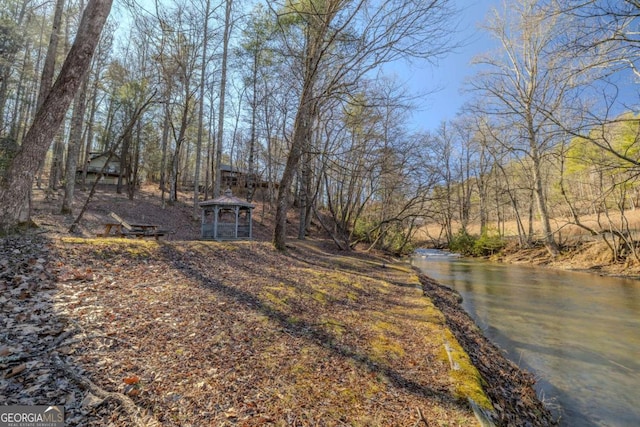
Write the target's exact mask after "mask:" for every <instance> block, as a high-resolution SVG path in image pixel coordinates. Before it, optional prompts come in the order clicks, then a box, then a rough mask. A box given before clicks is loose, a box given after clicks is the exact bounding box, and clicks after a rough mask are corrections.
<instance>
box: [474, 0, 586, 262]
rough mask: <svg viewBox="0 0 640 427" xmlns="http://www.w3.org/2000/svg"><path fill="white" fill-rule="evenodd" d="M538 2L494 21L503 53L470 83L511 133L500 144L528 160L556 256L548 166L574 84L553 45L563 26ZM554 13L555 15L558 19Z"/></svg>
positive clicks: (486, 59)
mask: <svg viewBox="0 0 640 427" xmlns="http://www.w3.org/2000/svg"><path fill="white" fill-rule="evenodd" d="M553 8H554V5H553V3H552V4H551V5H541V4H539V2H537V1H536V0H521V1H519V2H518V3H517V4H516V5H515V7H512V8H510V9H509V10H508V11H507V10H505V11H504V14H503V15H502V16H501V15H500V14H498V12H494V16H493V18H492V19H491V21H490V22H489V24H488V25H487V30H488V31H489V32H490V34H492V35H493V36H494V37H495V38H496V39H497V40H498V41H499V42H500V44H501V50H500V51H499V52H498V53H497V54H496V53H495V52H493V53H491V54H488V55H485V56H483V57H481V58H479V59H478V60H477V63H479V64H481V65H482V66H484V69H485V70H486V71H483V72H481V73H480V74H479V75H478V78H476V79H474V80H473V81H472V83H471V85H472V87H473V88H474V89H475V90H478V91H479V92H480V94H481V95H482V96H484V97H485V98H486V102H485V104H484V107H483V108H484V110H485V111H484V112H485V113H488V114H491V115H494V116H496V117H500V118H501V123H502V125H503V126H505V127H506V128H509V129H510V132H508V133H503V134H505V135H510V136H509V140H503V141H501V143H502V144H503V145H504V146H505V147H511V148H512V149H513V150H514V152H515V151H517V152H519V153H520V155H524V156H526V157H528V159H529V160H530V162H531V173H532V176H531V179H532V183H533V189H534V195H535V202H536V207H537V211H538V215H539V217H540V220H541V222H542V233H543V241H544V243H545V246H546V248H547V250H548V252H549V253H550V254H551V255H552V256H555V255H557V254H558V251H559V249H558V245H557V242H556V240H555V237H554V231H553V230H552V229H551V223H550V214H549V211H548V205H547V200H546V184H545V181H544V173H543V171H544V168H545V162H547V161H548V157H549V153H550V149H551V148H552V147H553V146H554V144H555V143H556V142H557V137H558V132H559V128H558V126H557V125H556V120H554V119H553V118H552V117H559V116H560V115H561V114H562V112H563V108H564V107H565V105H566V103H567V101H568V97H569V95H570V93H571V90H572V89H573V88H574V86H573V84H574V81H573V80H572V79H571V78H569V75H567V74H565V73H564V70H566V62H567V57H565V56H563V55H560V54H558V51H557V50H555V49H554V48H555V45H556V43H557V42H558V40H559V35H560V34H561V31H562V29H563V28H562V25H561V22H560V20H559V16H560V15H559V14H558V13H557V12H558V11H557V9H553ZM554 11H555V12H556V13H554Z"/></svg>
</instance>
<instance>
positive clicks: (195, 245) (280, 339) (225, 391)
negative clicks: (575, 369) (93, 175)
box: [0, 188, 553, 426]
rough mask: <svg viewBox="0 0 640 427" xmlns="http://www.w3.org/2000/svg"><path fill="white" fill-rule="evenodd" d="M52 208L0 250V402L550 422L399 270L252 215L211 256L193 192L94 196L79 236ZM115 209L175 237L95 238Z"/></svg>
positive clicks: (276, 415) (88, 418)
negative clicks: (246, 229) (250, 228)
mask: <svg viewBox="0 0 640 427" xmlns="http://www.w3.org/2000/svg"><path fill="white" fill-rule="evenodd" d="M82 195H83V193H82V192H80V194H78V206H80V205H81V203H82ZM58 203H59V198H57V199H52V198H50V199H49V200H46V199H44V198H43V197H41V198H39V199H38V198H36V203H35V205H34V207H35V215H34V219H35V221H36V223H38V224H39V226H40V227H39V228H38V229H37V230H35V232H33V233H30V234H26V235H22V236H14V237H8V238H3V239H0V267H1V269H0V271H1V273H0V290H1V294H0V312H1V313H2V317H1V319H0V323H1V324H2V328H1V329H0V330H1V331H2V332H1V335H0V338H1V339H0V371H1V374H0V404H3V405H7V404H23V405H32V404H42V405H51V404H58V405H64V407H65V412H66V422H67V425H70V426H129V425H148V426H153V425H162V426H165V425H166V426H235V425H237V426H258V425H260V426H262V425H272V426H307V425H318V426H334V425H335V426H339V425H340V426H342V425H354V426H357V425H360V426H419V425H426V426H467V425H477V424H478V421H477V419H476V416H475V414H474V409H475V410H477V411H478V412H479V413H482V414H484V415H485V416H486V417H488V418H489V419H491V420H492V421H493V422H494V423H495V424H496V425H510V426H511V425H514V426H529V425H531V426H546V425H553V420H552V419H551V416H550V415H549V412H548V411H547V410H546V409H545V408H544V407H543V406H542V404H541V403H540V402H539V401H538V399H537V398H536V397H535V392H534V391H533V388H532V384H533V381H532V379H531V377H530V376H529V375H528V374H525V373H522V372H521V371H519V370H518V369H517V368H516V367H515V366H513V364H511V363H510V362H507V361H506V359H504V357H503V356H502V354H501V352H500V351H499V350H497V349H496V348H495V347H493V346H491V345H490V343H488V342H486V340H484V341H483V340H482V337H481V334H480V333H479V332H478V329H477V328H476V327H475V325H473V322H472V321H471V320H470V319H469V318H468V316H466V317H465V316H464V312H463V311H462V309H461V307H460V306H459V304H458V301H457V300H456V298H455V296H451V295H450V294H449V293H447V292H448V291H446V290H445V289H444V288H441V287H439V286H438V285H437V284H435V283H433V282H432V281H430V280H429V279H428V278H425V277H421V278H420V279H421V280H420V281H419V280H418V277H417V276H416V274H415V273H414V272H413V271H412V270H411V269H410V268H409V267H408V266H406V265H405V264H404V263H402V262H401V261H399V260H394V259H391V258H388V257H384V256H382V255H380V254H364V253H357V252H355V253H344V252H339V251H337V250H336V249H335V247H334V245H332V244H331V243H330V242H328V241H326V240H324V239H323V238H322V237H321V236H315V237H313V238H311V239H309V240H308V241H303V242H301V241H295V240H292V241H291V244H290V245H289V250H288V252H287V253H280V252H277V251H275V250H274V249H273V247H272V246H271V245H270V243H269V242H268V240H269V238H270V235H271V233H270V230H271V228H270V222H269V221H270V213H269V212H267V210H266V209H265V210H264V211H262V212H263V213H264V214H263V215H262V214H261V213H260V210H261V209H262V206H261V205H259V206H258V207H257V208H256V211H258V212H256V215H255V217H256V219H257V221H256V222H257V224H255V227H254V229H255V230H256V239H255V240H254V241H250V242H204V241H199V240H198V235H199V221H198V220H194V219H192V218H191V216H192V212H193V210H192V207H190V206H189V201H188V197H187V196H185V200H184V201H183V202H179V203H177V204H176V205H174V206H167V207H164V208H163V206H162V203H161V200H160V199H159V197H158V196H157V193H155V192H154V190H153V189H148V190H144V191H143V192H141V194H140V197H139V198H137V199H136V200H133V201H130V200H128V199H127V198H126V196H124V195H115V194H113V192H112V191H110V189H108V188H105V189H102V190H101V191H100V192H98V194H97V197H96V198H95V200H94V201H93V202H92V204H91V205H90V209H89V210H88V211H87V214H86V216H85V218H84V220H83V221H82V223H81V227H80V230H79V232H78V233H76V234H74V235H70V234H69V233H67V232H66V228H67V227H68V225H69V224H70V223H71V221H72V220H73V218H71V217H65V216H61V215H58V214H57V213H56V211H57V204H58ZM78 209H79V207H78ZM111 211H113V212H116V213H117V214H118V215H120V216H122V217H124V218H126V219H129V220H134V219H137V220H140V221H145V222H151V223H156V224H158V225H159V226H161V227H162V228H166V229H169V230H171V234H169V235H168V236H167V237H166V238H162V239H161V240H159V241H155V240H153V239H149V240H140V239H121V238H117V239H116V238H113V239H104V238H95V235H96V234H97V233H100V232H101V231H102V229H103V224H104V222H105V221H108V220H109V219H108V214H109V212H111ZM425 295H426V296H427V297H428V298H425Z"/></svg>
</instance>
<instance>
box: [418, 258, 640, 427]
mask: <svg viewBox="0 0 640 427" xmlns="http://www.w3.org/2000/svg"><path fill="white" fill-rule="evenodd" d="M412 262H413V264H414V265H415V266H416V267H418V268H420V270H421V271H422V272H424V273H425V274H426V275H428V276H430V277H432V278H434V279H436V280H437V281H439V282H440V283H442V284H444V285H447V286H449V287H452V288H454V289H456V290H457V291H458V292H460V294H461V295H462V297H463V299H464V301H463V307H464V309H465V310H466V311H467V312H468V313H469V314H470V315H471V316H472V317H473V318H474V320H475V321H476V323H477V324H478V326H480V328H481V329H482V330H483V331H484V333H485V336H487V338H489V339H490V340H491V341H493V342H494V343H495V344H497V345H498V346H499V347H500V348H502V349H503V350H504V351H505V352H506V356H507V357H508V358H510V359H511V360H512V361H514V362H515V363H517V364H518V365H519V366H520V367H521V368H523V369H525V370H528V371H529V372H532V373H533V374H534V375H535V376H536V378H537V386H536V387H537V391H538V395H539V396H540V397H541V398H542V399H543V400H544V401H545V402H547V403H549V404H550V405H549V406H550V407H551V409H552V410H553V411H554V413H555V414H556V415H557V416H559V417H560V421H561V425H563V426H580V427H582V426H585V427H590V426H629V427H631V426H634V427H635V426H640V281H637V280H628V279H619V278H609V277H600V276H598V275H595V274H589V273H578V272H568V271H557V270H550V269H544V268H536V267H529V266H523V265H506V264H496V263H489V262H484V261H478V260H469V259H464V258H459V257H456V256H453V255H451V254H448V253H446V252H441V251H434V250H422V249H421V250H418V251H416V253H415V255H414V257H413V259H412Z"/></svg>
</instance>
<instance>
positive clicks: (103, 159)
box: [76, 152, 127, 185]
mask: <svg viewBox="0 0 640 427" xmlns="http://www.w3.org/2000/svg"><path fill="white" fill-rule="evenodd" d="M107 160H109V153H108V152H107V153H90V154H89V160H87V164H86V165H84V166H85V167H86V168H87V180H86V182H87V183H93V182H95V181H96V179H98V177H99V176H100V173H101V172H102V168H104V165H105V164H106V163H107ZM120 164H121V162H120V157H119V156H117V155H115V154H114V155H112V156H111V159H110V160H109V164H108V165H107V167H106V168H105V170H104V176H103V177H102V179H101V180H100V183H101V184H112V185H115V184H117V183H118V177H119V176H120ZM83 173H84V169H83V167H79V168H78V170H77V171H76V181H81V180H82V174H83ZM122 182H123V184H126V183H127V177H125V176H123V177H122Z"/></svg>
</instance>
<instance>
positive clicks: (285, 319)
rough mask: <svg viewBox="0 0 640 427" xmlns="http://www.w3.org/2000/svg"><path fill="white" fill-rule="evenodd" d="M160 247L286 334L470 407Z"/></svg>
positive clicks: (411, 388) (407, 386) (424, 393)
mask: <svg viewBox="0 0 640 427" xmlns="http://www.w3.org/2000/svg"><path fill="white" fill-rule="evenodd" d="M161 251H162V253H163V254H164V257H165V259H166V262H168V263H170V264H171V265H172V266H173V267H175V268H176V269H178V270H179V271H181V272H182V273H183V274H184V275H186V276H187V277H188V278H190V279H193V280H195V281H196V282H198V283H200V284H201V285H202V286H204V287H206V288H207V289H210V290H211V291H212V292H215V293H216V294H218V296H223V297H226V298H229V299H231V300H233V301H235V302H237V303H239V304H241V305H243V306H245V307H246V308H247V309H249V310H253V311H256V312H259V313H261V314H262V315H264V316H266V317H268V318H269V319H270V320H271V321H272V322H274V323H275V324H277V325H278V326H279V327H280V328H281V329H282V330H283V331H284V332H286V333H287V334H289V335H291V336H293V337H296V338H301V339H304V340H306V341H309V342H311V343H313V344H315V345H318V346H320V347H323V348H325V349H327V350H329V351H331V352H332V353H333V354H336V355H337V356H339V357H341V358H345V359H349V360H352V361H353V362H355V363H356V364H357V365H359V366H361V367H363V368H365V369H366V370H368V371H370V372H375V373H378V374H382V375H384V377H386V379H387V381H388V383H389V384H390V385H391V386H393V387H395V388H398V389H402V390H404V391H406V392H408V393H411V394H414V395H416V396H419V397H427V398H428V397H437V398H438V400H439V401H441V402H446V403H447V404H449V405H451V406H458V407H462V408H464V409H465V410H466V409H468V406H467V403H466V402H464V401H461V400H460V399H459V398H456V397H455V396H453V395H452V394H451V393H450V392H449V391H448V390H446V391H445V390H438V389H434V388H432V387H429V386H428V385H425V384H422V383H419V382H417V381H415V380H412V379H409V378H407V377H405V376H404V375H403V374H402V373H400V372H398V371H397V370H395V369H392V368H391V367H389V366H384V365H382V364H380V363H379V362H377V361H375V360H373V359H372V358H371V357H369V356H368V355H366V354H364V353H363V352H361V351H358V349H357V348H352V347H349V346H347V345H342V344H340V343H339V342H338V340H337V337H336V336H335V335H333V334H331V333H328V332H327V331H325V330H323V329H321V328H319V327H318V325H317V323H311V322H309V321H305V320H302V319H300V318H299V317H296V318H293V317H292V316H290V315H288V314H287V313H285V312H283V311H281V310H278V309H276V308H274V307H273V306H270V305H268V304H266V303H265V302H263V301H262V300H260V298H258V297H257V296H256V295H254V294H252V293H250V292H246V291H244V290H241V289H239V288H236V287H233V286H229V285H226V284H224V283H222V282H221V281H220V280H217V279H214V278H212V277H208V276H207V275H205V274H203V272H202V271H201V270H200V269H199V268H197V267H196V266H194V265H192V264H191V263H189V262H188V260H186V259H185V256H184V255H183V254H182V253H180V252H179V251H177V250H175V248H173V247H172V246H171V245H163V246H162V248H161Z"/></svg>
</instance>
